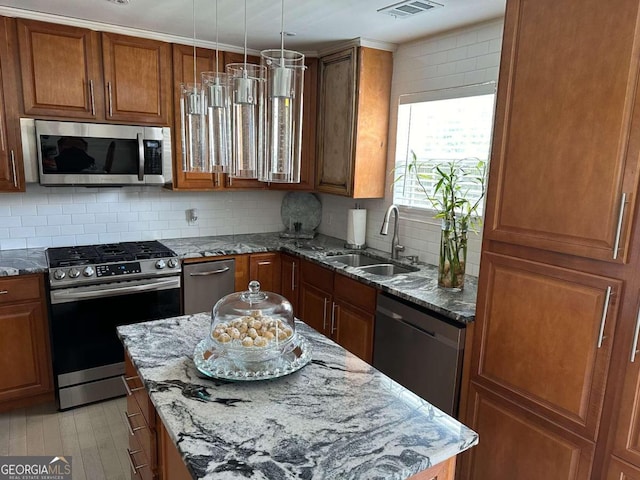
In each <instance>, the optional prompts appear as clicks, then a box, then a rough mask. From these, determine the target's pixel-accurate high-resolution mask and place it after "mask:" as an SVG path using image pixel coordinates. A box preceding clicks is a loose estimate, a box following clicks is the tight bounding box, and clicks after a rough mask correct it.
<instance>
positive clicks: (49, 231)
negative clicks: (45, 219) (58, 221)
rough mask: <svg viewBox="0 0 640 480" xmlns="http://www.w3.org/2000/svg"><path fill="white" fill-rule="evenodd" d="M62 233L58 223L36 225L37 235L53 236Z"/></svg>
mask: <svg viewBox="0 0 640 480" xmlns="http://www.w3.org/2000/svg"><path fill="white" fill-rule="evenodd" d="M60 235H62V229H61V228H60V227H59V226H58V225H53V226H47V227H36V237H53V236H60Z"/></svg>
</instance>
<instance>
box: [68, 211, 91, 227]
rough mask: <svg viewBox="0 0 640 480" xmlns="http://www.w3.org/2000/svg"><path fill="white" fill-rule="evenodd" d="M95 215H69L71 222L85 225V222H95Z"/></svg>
mask: <svg viewBox="0 0 640 480" xmlns="http://www.w3.org/2000/svg"><path fill="white" fill-rule="evenodd" d="M95 221H96V215H95V214H94V213H78V214H75V215H71V223H73V224H75V225H85V224H87V223H95Z"/></svg>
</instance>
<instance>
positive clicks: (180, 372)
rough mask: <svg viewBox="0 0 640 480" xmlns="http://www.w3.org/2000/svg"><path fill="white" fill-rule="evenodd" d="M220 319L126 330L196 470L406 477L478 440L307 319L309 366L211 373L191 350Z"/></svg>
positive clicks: (222, 474) (196, 474) (202, 474)
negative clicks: (241, 375)
mask: <svg viewBox="0 0 640 480" xmlns="http://www.w3.org/2000/svg"><path fill="white" fill-rule="evenodd" d="M209 324H210V315H209V314H204V313H203V314H196V315H186V316H181V317H175V318H170V319H165V320H157V321H152V322H146V323H140V324H134V325H126V326H121V327H118V334H119V335H120V338H121V340H122V342H123V344H124V346H125V348H126V349H127V351H128V353H129V356H130V357H131V359H132V361H133V363H134V365H135V367H136V369H137V370H138V373H139V374H140V377H141V379H142V381H143V383H144V385H145V387H146V389H147V391H148V392H149V396H150V398H151V401H152V402H153V404H154V406H155V408H156V410H157V413H158V415H159V416H160V418H161V420H162V422H163V423H164V425H165V427H166V430H167V432H168V434H169V436H170V438H171V439H172V441H173V442H174V443H175V444H176V445H177V448H178V451H179V452H180V454H181V456H182V458H183V460H184V462H185V464H186V465H187V468H188V469H189V471H190V473H191V474H192V476H193V478H196V479H211V480H214V479H215V480H227V479H265V478H269V479H271V480H280V479H282V480H285V479H286V480H289V479H305V480H314V479H328V478H340V479H367V480H370V479H385V480H391V479H406V478H409V477H411V476H412V475H415V474H417V473H419V472H421V471H424V470H426V469H427V468H429V467H431V466H433V465H436V464H438V463H440V462H443V461H445V460H448V459H450V458H451V457H454V456H455V455H457V454H459V453H461V452H463V451H464V450H466V449H468V448H470V447H472V446H473V445H475V444H476V443H477V442H478V435H477V434H476V433H475V432H473V431H472V430H470V429H468V428H467V427H465V426H464V425H462V424H461V423H459V422H458V421H456V420H454V419H452V418H451V417H449V416H448V415H446V414H445V413H443V412H441V411H440V410H438V409H437V408H435V407H434V406H432V405H431V404H429V403H428V402H426V401H424V400H422V399H421V398H420V397H418V396H416V395H414V394H413V393H411V392H410V391H408V390H406V389H405V388H404V387H402V386H400V385H399V384H397V383H396V382H394V381H392V380H391V379H389V378H388V377H386V376H385V375H383V374H382V373H380V372H378V371H377V370H376V369H374V368H373V367H371V366H370V365H368V364H367V363H365V362H363V361H362V360H360V359H358V358H357V357H355V356H354V355H352V354H351V353H349V352H347V351H346V350H344V349H343V348H342V347H340V346H339V345H337V344H335V343H334V342H333V341H331V340H330V339H328V338H326V337H324V336H323V335H321V334H319V333H318V332H316V331H315V330H313V329H311V328H309V327H308V326H307V325H305V324H303V323H302V322H298V323H297V328H298V333H300V334H302V335H304V336H305V337H306V338H307V340H308V341H309V343H310V344H311V347H312V354H311V356H312V361H311V363H309V364H308V365H307V366H305V367H303V368H302V369H301V370H299V371H297V372H295V373H292V374H290V375H287V376H285V377H281V378H278V379H273V380H261V381H251V382H225V381H218V380H211V379H207V378H205V377H203V376H202V375H201V374H200V373H199V372H198V371H197V370H196V368H195V365H194V362H193V358H192V357H193V351H194V348H195V346H196V345H197V343H198V342H199V341H200V340H201V339H202V338H204V337H205V336H206V335H207V334H208V330H209ZM421 368H425V366H416V374H419V371H420V369H421Z"/></svg>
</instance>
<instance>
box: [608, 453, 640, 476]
mask: <svg viewBox="0 0 640 480" xmlns="http://www.w3.org/2000/svg"><path fill="white" fill-rule="evenodd" d="M606 480H640V468H636V467H634V466H632V465H629V464H628V463H625V462H622V461H620V460H618V459H617V458H614V457H611V461H610V463H609V469H608V471H607V476H606Z"/></svg>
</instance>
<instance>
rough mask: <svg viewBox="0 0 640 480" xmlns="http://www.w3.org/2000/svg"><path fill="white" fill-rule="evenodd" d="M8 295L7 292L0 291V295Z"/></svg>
mask: <svg viewBox="0 0 640 480" xmlns="http://www.w3.org/2000/svg"><path fill="white" fill-rule="evenodd" d="M7 293H9V290H0V295H6V294H7Z"/></svg>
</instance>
